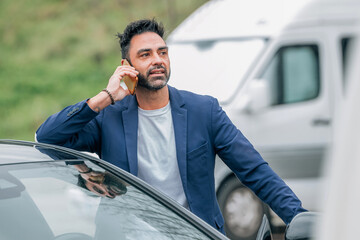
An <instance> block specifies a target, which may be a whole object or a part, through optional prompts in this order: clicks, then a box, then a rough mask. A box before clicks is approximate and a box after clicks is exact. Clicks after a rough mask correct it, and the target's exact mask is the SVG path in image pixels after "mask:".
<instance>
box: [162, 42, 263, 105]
mask: <svg viewBox="0 0 360 240" xmlns="http://www.w3.org/2000/svg"><path fill="white" fill-rule="evenodd" d="M168 46H169V55H170V61H171V79H170V82H169V84H170V85H172V86H174V87H176V88H178V89H182V90H189V91H192V92H195V93H198V94H206V95H211V96H214V97H216V98H217V99H218V100H219V101H220V102H222V103H225V102H226V101H228V100H229V98H230V97H231V96H232V95H233V94H234V93H235V90H236V89H237V87H238V86H239V84H240V83H241V81H242V79H243V78H244V75H245V74H246V72H247V70H248V69H249V68H250V66H251V64H252V63H253V62H254V60H255V59H256V58H257V56H258V55H259V54H260V52H262V51H263V49H264V47H265V46H266V39H264V38H256V39H255V38H254V39H247V40H244V39H239V40H237V39H230V40H229V39H226V40H214V41H194V42H169V43H168Z"/></svg>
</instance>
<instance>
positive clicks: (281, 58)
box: [260, 45, 320, 105]
mask: <svg viewBox="0 0 360 240" xmlns="http://www.w3.org/2000/svg"><path fill="white" fill-rule="evenodd" d="M260 79H264V80H265V81H268V82H269V86H270V96H271V105H279V104H288V103H296V102H302V101H307V100H310V99H314V98H316V97H317V96H318V95H319V90H320V67H319V51H318V47H317V46H316V45H296V46H286V47H282V48H280V49H279V50H278V51H277V53H276V54H275V56H274V58H273V59H272V60H271V61H270V64H269V65H268V66H267V67H266V68H265V71H263V73H262V74H261V76H260Z"/></svg>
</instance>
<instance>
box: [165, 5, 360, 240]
mask: <svg viewBox="0 0 360 240" xmlns="http://www.w3.org/2000/svg"><path fill="white" fill-rule="evenodd" d="M226 2H227V1H215V2H210V3H209V4H214V5H215V4H220V3H224V4H226ZM231 2H232V1H229V3H228V4H229V5H230V3H231ZM240 2H242V1H240ZM269 2H270V1H269ZM259 6H263V5H261V4H260V5H258V8H257V9H253V11H254V12H257V11H258V10H259V9H260V8H261V9H263V8H262V7H259ZM239 7H240V6H239ZM232 8H234V9H232V10H230V12H229V14H232V12H231V11H233V12H236V10H235V7H232ZM215 10H216V8H215V9H212V10H211V11H215ZM265 10H266V7H265ZM268 10H269V11H270V8H269V9H268ZM201 11H203V15H204V16H202V18H201V16H200V15H198V17H197V18H196V15H195V16H194V18H193V21H194V22H193V23H191V22H190V20H187V21H185V23H184V25H183V26H182V25H180V26H179V29H177V30H176V31H175V32H174V35H173V36H172V35H171V36H170V37H169V39H168V45H169V46H170V54H171V61H172V77H171V80H170V81H171V82H170V84H172V85H173V86H175V87H177V88H180V89H188V90H191V91H194V92H197V93H201V94H209V95H213V96H215V97H217V98H218V99H219V100H220V102H221V104H222V106H223V108H224V110H225V111H226V112H227V114H228V115H229V117H230V118H231V120H232V121H233V123H234V124H235V125H236V126H237V127H238V128H239V129H240V130H241V131H242V132H243V133H244V135H245V136H246V137H247V138H248V139H249V140H250V141H251V142H252V143H253V145H254V146H255V148H256V149H257V150H259V152H260V153H261V154H262V156H263V157H264V159H265V160H266V161H268V162H269V164H270V166H271V167H272V168H273V169H274V171H275V172H277V173H278V174H279V175H280V176H281V177H282V178H283V179H284V180H285V182H286V183H287V184H288V185H290V187H291V188H292V189H293V190H294V192H295V193H296V194H297V195H298V197H299V198H300V199H301V200H302V202H303V206H304V207H305V208H307V209H309V210H313V211H316V210H318V209H319V204H318V203H319V202H318V193H319V190H320V189H321V178H320V174H321V166H322V164H323V159H324V157H325V156H324V155H325V153H326V149H327V148H328V146H329V144H330V143H331V136H332V121H333V117H334V116H335V114H336V113H337V109H338V106H339V105H340V102H341V101H342V99H343V95H344V86H345V85H346V82H345V81H344V80H343V79H344V78H343V77H344V72H345V71H344V69H345V68H346V66H347V63H346V61H345V59H347V58H346V56H347V54H348V52H347V49H348V46H349V44H350V43H351V41H352V38H353V35H354V34H353V33H354V32H355V31H356V28H358V27H359V24H360V23H359V21H360V15H359V12H360V1H359V0H318V1H314V2H311V3H310V4H309V5H307V6H306V7H305V8H304V9H303V10H302V11H301V12H300V13H299V14H297V16H296V17H295V18H294V19H293V20H292V21H291V22H290V23H289V24H287V25H286V27H285V28H283V29H282V30H281V31H280V32H277V30H278V29H277V30H276V31H272V32H271V31H268V32H267V33H266V34H263V35H262V34H261V31H262V30H261V28H260V27H259V26H260V25H261V24H260V25H259V23H261V21H260V22H257V23H258V25H256V24H255V25H254V28H251V29H250V30H254V34H248V35H246V34H243V35H241V33H239V36H236V37H229V36H225V37H222V36H220V37H219V38H216V37H215V36H217V34H218V33H220V35H221V34H223V32H222V31H223V30H224V29H222V28H221V26H223V27H224V28H225V27H229V26H228V25H231V26H232V30H233V34H236V29H238V27H239V26H240V25H241V23H238V22H236V21H230V20H229V21H228V22H227V23H225V24H224V23H223V24H219V25H220V26H217V25H216V22H217V20H216V19H217V18H216V16H215V15H212V14H211V11H210V10H206V8H204V9H202V10H201ZM205 11H208V13H206V14H204V12H205ZM239 11H241V9H239ZM249 11H250V10H249ZM251 13H252V12H251ZM251 13H249V14H248V15H251ZM240 14H241V13H239V15H240ZM205 16H206V18H205ZM214 18H215V19H214ZM229 18H230V17H229ZM207 19H210V20H209V21H210V22H211V23H213V24H214V28H206V29H205V30H206V31H207V33H208V34H209V35H208V37H207V38H206V37H205V36H206V35H204V37H202V38H200V37H198V39H197V38H196V37H197V36H196V34H195V37H194V39H193V40H191V39H190V37H188V36H187V35H186V27H188V25H192V24H195V25H194V27H195V28H197V29H199V28H200V30H201V25H200V24H199V25H198V24H196V21H197V22H200V23H201V22H202V21H204V22H208V20H207ZM220 19H221V17H220ZM265 22H266V21H264V23H265ZM245 25H246V24H245ZM256 26H258V27H259V28H256ZM182 28H184V29H185V30H183V29H182ZM200 30H199V31H200ZM250 30H249V31H250ZM257 30H259V31H257ZM224 31H225V30H224ZM239 31H240V30H239ZM240 32H241V31H240ZM250 32H251V31H250ZM250 32H246V33H250ZM255 32H256V33H255ZM180 33H183V35H184V36H185V37H184V39H181V36H179V35H181V34H180ZM211 34H212V35H211ZM224 35H225V34H224ZM245 35H246V36H247V37H246V36H245ZM178 39H180V40H178ZM244 56H245V58H244ZM215 177H216V183H217V185H216V187H217V194H218V200H219V204H220V207H221V209H222V212H223V214H224V218H225V222H226V226H225V229H226V231H227V234H228V235H229V237H230V238H232V239H251V237H252V235H253V233H254V232H255V231H256V229H257V227H258V225H259V223H260V221H261V215H262V214H263V213H264V212H265V213H267V211H268V209H267V207H266V206H262V205H261V202H260V201H258V200H256V198H254V196H253V194H252V193H251V192H249V191H248V190H247V188H244V187H243V186H242V185H241V183H240V182H239V181H238V180H237V179H236V178H235V177H234V175H233V174H232V172H231V171H230V170H229V169H228V168H227V167H226V166H225V165H224V164H223V163H222V161H220V160H219V161H217V166H216V169H215ZM275 219H276V218H275ZM272 223H273V225H275V226H276V225H278V222H276V221H272Z"/></svg>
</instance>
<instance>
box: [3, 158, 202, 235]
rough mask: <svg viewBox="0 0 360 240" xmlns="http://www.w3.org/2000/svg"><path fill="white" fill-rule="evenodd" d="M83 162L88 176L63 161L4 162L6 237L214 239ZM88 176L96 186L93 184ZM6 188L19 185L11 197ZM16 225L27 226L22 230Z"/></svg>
mask: <svg viewBox="0 0 360 240" xmlns="http://www.w3.org/2000/svg"><path fill="white" fill-rule="evenodd" d="M81 164H86V165H87V166H88V167H89V168H91V169H92V171H91V172H94V173H92V175H91V174H90V175H89V176H84V174H79V171H78V169H77V168H76V166H74V165H67V164H65V162H62V161H56V162H43V163H28V164H21V165H9V166H2V167H1V172H0V173H1V174H0V176H5V173H6V174H7V175H8V177H6V179H3V180H2V181H0V184H1V183H2V182H7V185H5V184H4V185H0V212H1V213H2V214H1V216H0V236H2V237H4V239H39V240H40V239H53V238H54V237H55V238H56V237H60V236H63V235H66V236H70V237H71V236H82V238H81V239H208V237H207V236H205V235H204V234H203V233H202V232H200V231H199V230H198V229H197V228H195V227H194V226H192V225H191V224H190V223H188V222H187V221H186V220H184V219H182V218H181V217H180V216H178V215H177V214H175V213H174V212H172V211H171V210H170V209H168V208H166V207H165V206H164V205H163V204H161V203H160V202H158V201H156V200H155V199H154V198H152V197H151V196H149V195H147V194H144V193H143V192H142V191H140V190H139V189H137V188H136V187H134V186H132V185H130V184H129V183H127V182H124V181H123V180H121V179H119V178H117V177H116V176H115V175H113V174H110V173H108V172H106V171H104V170H103V169H101V168H99V167H98V166H96V165H94V164H93V163H91V162H86V161H85V162H83V163H81ZM85 175H86V174H85ZM10 176H11V177H10ZM1 178H2V177H0V179H1ZM79 179H82V180H80V182H81V181H83V180H84V181H85V183H84V182H82V183H80V182H79ZM88 181H90V182H92V183H94V184H95V186H96V188H95V189H94V188H91V187H90V188H89V185H87V182H88ZM4 186H5V187H4ZM19 186H20V187H19ZM5 188H7V189H12V188H13V189H14V191H13V193H12V195H11V196H10V195H9V192H11V191H7V195H6V196H5V193H4V192H3V189H5ZM104 191H108V192H109V193H110V194H109V195H106V194H105V193H104ZM9 196H10V197H9ZM5 216H7V217H5ZM16 226H21V227H22V228H23V226H25V227H24V229H21V231H19V229H17V228H16ZM59 239H60V238H59Z"/></svg>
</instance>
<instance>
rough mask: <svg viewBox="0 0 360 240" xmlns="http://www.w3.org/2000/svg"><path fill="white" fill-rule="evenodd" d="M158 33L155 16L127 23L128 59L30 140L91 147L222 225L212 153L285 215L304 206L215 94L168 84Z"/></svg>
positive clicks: (167, 68) (287, 217)
mask: <svg viewBox="0 0 360 240" xmlns="http://www.w3.org/2000/svg"><path fill="white" fill-rule="evenodd" d="M163 33H164V30H163V28H162V26H160V25H159V24H158V23H157V22H155V21H154V20H140V21H136V22H133V23H130V24H129V25H128V26H127V27H126V29H125V30H124V33H123V34H119V38H120V46H121V49H122V56H123V58H124V59H127V60H128V61H129V62H130V64H131V66H120V67H117V69H116V70H115V72H114V74H113V75H112V76H111V78H110V79H109V82H108V84H107V87H106V89H105V90H104V91H101V92H100V93H99V94H97V95H96V96H94V97H92V98H90V99H89V100H86V101H82V102H80V103H77V104H75V105H73V106H69V107H67V108H65V109H64V110H62V111H61V112H59V113H57V114H54V115H53V116H51V117H50V118H49V119H47V120H46V122H45V123H44V124H43V125H42V126H41V127H40V128H39V129H38V131H37V140H38V141H39V142H45V143H52V144H58V145H62V146H66V147H70V148H74V149H77V150H82V151H90V152H96V153H97V154H98V155H99V156H100V157H101V158H102V159H104V160H105V161H108V162H110V163H112V164H114V165H116V166H118V167H120V168H122V169H124V170H126V171H129V172H130V173H132V174H134V175H136V176H138V177H139V178H141V179H143V180H145V181H146V182H148V183H150V184H151V185H153V186H154V187H156V188H158V189H159V190H161V191H163V192H164V193H166V194H168V195H169V196H170V197H172V198H173V199H175V200H176V201H177V202H179V203H180V204H181V205H183V206H184V207H186V208H188V209H190V210H191V211H192V212H193V213H195V214H196V215H198V216H199V217H200V218H202V219H203V220H205V221H206V222H207V223H209V224H210V225H212V226H213V227H215V228H217V229H218V230H219V231H222V232H223V224H224V220H223V218H222V215H221V212H220V210H219V206H218V203H217V201H216V193H215V184H214V165H215V156H216V155H219V156H220V158H221V159H222V160H223V161H224V162H225V163H226V164H227V165H228V166H229V167H230V168H231V169H232V170H233V171H234V173H235V174H236V176H237V177H238V178H239V179H240V180H241V181H242V182H243V183H244V184H245V185H247V186H248V187H250V188H251V189H252V190H253V191H254V192H255V193H256V194H257V195H258V196H259V197H260V199H262V200H263V201H264V202H266V203H268V204H269V205H270V207H271V208H272V209H273V210H274V211H275V212H276V213H277V214H278V215H279V216H280V217H281V218H282V219H283V220H284V222H285V223H289V222H290V221H291V219H292V218H293V217H294V216H295V215H296V214H298V213H300V212H303V211H306V210H305V209H303V208H302V207H301V202H300V200H299V199H298V198H297V197H296V196H295V194H294V193H293V192H292V191H291V190H290V188H289V187H288V186H287V185H286V184H285V183H284V182H283V181H282V180H281V179H280V178H279V177H278V176H277V175H276V174H275V173H274V172H273V171H272V170H271V169H270V167H269V166H268V164H267V163H266V162H265V161H264V160H263V159H262V157H261V156H260V155H259V154H258V152H257V151H256V150H255V149H254V148H253V146H252V145H251V144H250V143H249V142H248V140H247V139H246V138H245V137H244V136H243V135H242V134H241V132H240V131H239V130H238V129H237V128H236V127H235V126H234V125H233V124H232V123H231V121H230V120H229V118H228V117H227V116H226V114H225V112H224V111H223V110H222V109H221V107H220V106H219V104H218V101H217V100H216V99H214V98H212V97H210V96H200V95H196V94H193V93H190V92H187V91H179V90H177V89H175V88H172V87H170V86H168V85H167V82H168V80H169V77H170V61H169V56H168V48H167V46H166V43H165V42H164V40H163V38H162V37H163ZM189 57H191V56H189ZM123 61H124V60H123ZM191 71H196V66H189V77H191ZM126 75H127V76H130V77H132V78H136V77H138V86H137V88H136V92H135V95H129V91H128V90H124V89H123V88H122V87H121V86H120V81H121V79H122V78H123V77H124V76H126ZM193 81H196V79H194V80H193ZM111 103H115V104H111ZM84 171H86V169H84Z"/></svg>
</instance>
